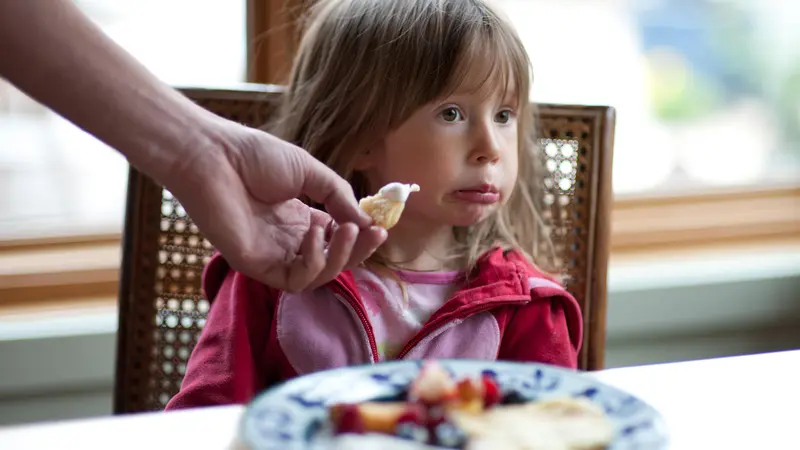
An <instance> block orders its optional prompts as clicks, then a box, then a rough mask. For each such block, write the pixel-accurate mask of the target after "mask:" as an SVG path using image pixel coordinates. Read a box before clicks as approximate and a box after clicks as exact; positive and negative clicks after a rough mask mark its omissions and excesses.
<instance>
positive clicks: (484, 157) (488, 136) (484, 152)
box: [470, 121, 500, 164]
mask: <svg viewBox="0 0 800 450" xmlns="http://www.w3.org/2000/svg"><path fill="white" fill-rule="evenodd" d="M477 128H478V130H476V132H475V140H474V142H473V148H472V153H471V154H470V162H472V163H474V164H494V163H496V162H497V161H498V160H499V159H500V141H499V136H497V132H496V130H495V129H494V122H493V121H489V123H484V124H481V125H479V126H478V127H477Z"/></svg>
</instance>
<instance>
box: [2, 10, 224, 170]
mask: <svg viewBox="0 0 800 450" xmlns="http://www.w3.org/2000/svg"><path fill="white" fill-rule="evenodd" d="M0 76H2V77H3V78H6V79H7V80H9V81H10V82H11V83H12V84H14V85H16V86H17V87H18V88H19V89H21V90H22V91H24V92H26V93H27V94H28V95H30V96H31V97H33V98H35V99H36V100H38V101H39V102H41V103H43V104H44V105H46V106H48V107H50V108H51V109H53V110H54V111H56V112H58V113H59V114H61V115H62V116H64V117H66V118H67V119H68V120H70V121H71V122H73V123H75V124H76V125H77V126H79V127H81V128H82V129H84V130H86V131H87V132H89V133H91V134H93V135H94V136H96V137H97V138H98V139H100V140H102V141H103V142H105V143H106V144H108V145H109V146H111V147H113V148H115V149H117V150H118V151H119V152H121V153H122V154H123V155H125V156H126V157H127V158H128V160H129V161H130V162H131V163H132V164H133V165H135V166H137V167H138V168H139V169H140V170H142V171H144V172H146V173H147V174H148V175H150V176H152V177H153V178H156V179H157V180H158V181H161V182H164V181H165V178H166V174H167V173H168V172H169V170H170V169H171V168H173V167H175V166H176V165H178V164H181V162H182V161H183V162H185V160H186V159H187V158H189V159H191V156H192V155H191V153H192V152H193V151H196V150H195V149H200V148H204V147H207V145H208V144H209V143H210V142H212V141H215V140H217V139H219V137H218V136H215V135H214V133H215V126H213V125H214V124H216V123H217V121H216V120H215V119H214V118H213V116H211V115H210V114H208V113H206V112H205V111H204V110H202V109H201V108H198V107H196V106H195V105H194V104H193V103H192V102H190V101H189V100H187V99H186V98H184V97H183V96H182V95H181V94H180V93H178V92H176V91H175V90H173V89H172V88H170V87H169V86H167V85H166V84H164V83H163V82H161V81H159V80H158V79H157V78H156V77H155V76H154V75H153V74H151V73H150V72H149V71H148V70H147V69H145V68H144V67H143V66H142V65H141V64H140V63H138V62H137V61H136V60H135V59H134V58H133V57H132V56H130V55H129V54H128V53H127V52H125V51H124V50H123V49H122V48H120V47H119V46H118V45H116V43H114V42H113V41H112V40H111V39H110V38H108V37H107V36H106V35H105V34H103V32H102V31H101V30H100V29H99V28H98V27H96V26H95V25H94V24H93V23H91V21H89V20H88V19H87V18H86V17H85V16H84V15H83V14H82V12H81V11H80V10H78V8H77V7H76V6H75V5H74V4H73V3H72V2H71V1H69V0H0Z"/></svg>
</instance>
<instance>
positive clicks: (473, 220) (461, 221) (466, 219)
mask: <svg viewBox="0 0 800 450" xmlns="http://www.w3.org/2000/svg"><path fill="white" fill-rule="evenodd" d="M494 210H495V208H484V209H482V210H472V209H471V210H469V211H462V212H461V213H460V214H458V215H456V216H455V217H453V221H452V222H451V223H452V224H453V226H455V227H471V226H473V225H477V224H479V223H481V222H483V221H484V220H486V219H488V218H489V216H491V215H492V213H493V212H494Z"/></svg>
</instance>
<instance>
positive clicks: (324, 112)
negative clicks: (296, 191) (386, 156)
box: [270, 0, 552, 272]
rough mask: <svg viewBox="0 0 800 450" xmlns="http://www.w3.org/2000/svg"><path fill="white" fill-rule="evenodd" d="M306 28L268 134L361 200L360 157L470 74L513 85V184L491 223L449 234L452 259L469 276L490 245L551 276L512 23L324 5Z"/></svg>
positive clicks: (360, 1) (460, 2)
mask: <svg viewBox="0 0 800 450" xmlns="http://www.w3.org/2000/svg"><path fill="white" fill-rule="evenodd" d="M305 25H306V26H305V33H304V35H303V38H302V40H301V42H300V46H299V49H298V53H297V57H296V59H295V61H294V65H293V67H292V71H291V75H290V80H289V86H288V89H287V92H286V93H285V95H284V97H283V100H282V104H281V106H280V109H279V112H278V114H277V120H276V121H275V122H274V123H273V124H271V127H270V131H271V132H272V133H274V134H276V135H278V136H279V137H281V138H283V139H286V140H288V141H289V142H292V143H294V144H296V145H298V146H300V147H302V148H304V149H306V150H307V151H308V152H309V153H311V154H312V155H313V156H315V157H316V158H317V159H319V160H320V161H322V162H324V163H325V164H327V165H328V166H329V167H331V168H332V169H333V170H335V171H336V172H337V173H338V174H339V175H341V176H342V177H344V178H345V179H347V180H349V181H350V184H351V185H352V187H353V190H354V192H355V194H356V197H357V198H361V197H363V196H366V195H369V194H370V192H368V189H369V187H368V186H367V183H366V179H365V178H364V177H363V176H362V175H361V174H359V173H357V172H355V171H354V167H353V165H354V160H355V157H356V155H357V154H358V152H359V151H363V150H364V149H366V148H368V146H369V145H370V144H371V143H374V142H378V141H379V140H381V139H383V138H384V137H385V136H386V135H387V134H388V133H389V132H390V131H392V130H394V129H396V128H397V127H399V126H400V125H401V124H402V123H403V122H404V121H406V120H407V119H408V118H409V117H410V116H411V115H412V114H413V113H414V112H415V111H417V110H418V109H419V108H420V107H422V106H424V105H426V104H428V103H430V102H432V101H434V100H437V99H440V98H443V97H446V96H448V95H449V94H451V93H452V92H453V91H454V90H455V89H457V88H458V87H459V85H460V84H461V83H462V82H463V80H464V79H465V77H466V75H467V71H468V70H474V67H485V68H486V73H485V75H484V78H483V80H484V82H483V84H486V83H493V84H492V85H490V86H493V85H497V86H502V87H503V89H507V88H508V86H509V85H510V82H513V85H514V87H515V90H516V94H517V96H518V105H519V106H518V111H517V113H518V114H517V116H518V120H519V124H518V129H519V175H518V177H517V183H516V186H515V188H514V191H513V193H512V195H511V197H510V198H509V201H508V202H507V203H506V204H505V205H503V206H502V207H500V208H499V209H498V211H496V213H494V214H493V215H492V216H491V217H489V218H487V219H486V220H484V221H483V222H481V223H479V224H476V225H474V226H471V227H468V228H464V229H456V230H455V236H456V241H457V242H458V243H459V248H458V252H457V253H458V257H460V258H462V259H463V261H464V263H465V265H466V267H467V270H468V272H469V271H471V270H472V269H473V268H474V266H475V264H476V263H477V261H478V259H479V258H480V256H481V255H482V254H484V253H485V252H486V251H488V250H489V249H491V248H494V247H496V246H500V247H502V248H503V249H506V250H508V249H518V250H519V251H521V252H522V253H523V254H524V255H525V256H526V257H527V258H528V259H529V260H530V262H531V263H534V261H536V263H538V266H539V267H540V269H542V270H545V271H552V267H549V266H548V264H549V263H548V261H547V260H548V259H552V258H542V256H544V255H540V253H542V252H541V251H540V250H541V249H543V248H545V247H546V246H547V245H549V246H550V248H551V249H552V245H551V244H550V240H549V239H547V237H546V234H545V233H544V232H543V224H542V220H541V216H540V214H539V211H538V208H537V200H536V199H537V198H538V196H537V191H538V185H537V183H536V180H537V177H536V176H535V170H536V164H535V162H536V158H535V157H534V147H533V139H532V138H533V133H532V132H531V131H532V129H533V111H532V109H531V106H530V103H529V100H528V97H529V91H530V84H531V71H530V61H529V58H528V55H527V53H526V51H525V49H524V47H523V45H522V42H521V41H520V39H519V37H518V35H517V33H516V31H515V30H514V29H513V28H512V26H511V25H510V24H509V23H507V22H506V21H505V20H504V19H503V18H501V17H500V16H499V15H498V14H497V13H496V12H495V11H494V10H493V9H491V8H490V7H489V6H488V5H487V4H486V3H484V1H482V0H321V1H319V2H318V3H317V4H316V5H315V6H314V7H312V9H311V11H310V15H309V16H308V17H307V22H306V24H305ZM475 61H479V62H480V63H482V64H484V66H481V65H478V64H473V63H474V62H475ZM305 201H308V199H305ZM313 206H316V207H320V206H321V205H313ZM542 244H544V245H545V247H543V246H542ZM378 258H379V257H378Z"/></svg>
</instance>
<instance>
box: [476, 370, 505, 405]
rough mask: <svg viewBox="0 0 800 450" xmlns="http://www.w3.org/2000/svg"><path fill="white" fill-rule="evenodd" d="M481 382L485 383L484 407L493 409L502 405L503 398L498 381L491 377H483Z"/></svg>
mask: <svg viewBox="0 0 800 450" xmlns="http://www.w3.org/2000/svg"><path fill="white" fill-rule="evenodd" d="M481 382H482V383H483V407H484V408H491V407H492V406H494V405H496V404H498V403H500V400H502V397H503V396H502V394H501V393H500V386H498V385H497V381H495V379H494V378H493V377H491V376H489V375H483V376H482V377H481Z"/></svg>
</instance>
